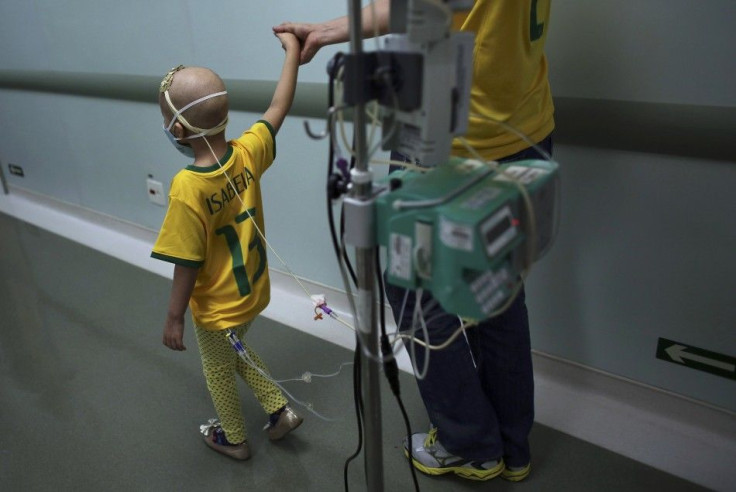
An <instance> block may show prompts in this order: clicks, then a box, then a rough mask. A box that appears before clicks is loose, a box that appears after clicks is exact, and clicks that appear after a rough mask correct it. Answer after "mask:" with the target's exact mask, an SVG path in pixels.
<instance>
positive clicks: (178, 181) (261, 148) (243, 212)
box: [151, 121, 276, 330]
mask: <svg viewBox="0 0 736 492" xmlns="http://www.w3.org/2000/svg"><path fill="white" fill-rule="evenodd" d="M274 135H275V134H274V131H273V128H272V127H271V125H270V124H268V122H266V121H259V122H257V123H256V124H254V125H253V126H252V127H251V128H250V129H248V130H247V131H246V132H245V133H243V134H242V135H241V136H240V137H239V138H237V139H235V140H231V141H230V142H229V148H228V151H227V153H226V154H225V155H224V156H223V157H222V159H221V160H220V164H221V165H222V167H220V165H219V164H214V165H212V166H210V167H206V168H202V167H195V166H188V167H186V168H185V169H182V170H181V171H179V172H178V173H177V174H176V176H174V179H173V180H172V182H171V190H170V192H169V208H168V210H167V212H166V217H165V218H164V222H163V225H162V226H161V231H160V232H159V236H158V239H157V240H156V244H155V245H154V247H153V252H152V253H151V256H152V257H153V258H157V259H160V260H164V261H169V262H171V263H174V264H178V265H184V266H190V267H196V268H199V273H198V274H197V281H196V283H195V285H194V291H193V292H192V296H191V299H190V301H189V307H190V309H191V311H192V316H193V317H194V322H195V323H196V324H197V325H198V326H200V327H202V328H205V329H208V330H224V329H226V328H231V327H234V326H237V325H240V324H243V323H246V322H248V321H250V320H252V319H253V318H254V317H255V316H256V315H257V314H258V313H260V312H261V311H262V310H263V309H264V308H265V307H266V306H267V305H268V302H269V300H270V284H269V278H268V266H267V264H266V250H265V248H264V243H263V240H262V239H261V237H260V235H259V234H258V231H257V230H256V228H255V226H254V224H253V221H252V220H251V218H250V216H252V217H253V218H254V219H255V223H256V224H257V225H258V229H260V230H261V231H262V232H263V233H264V234H265V228H264V221H263V204H262V200H261V189H260V186H259V182H260V179H261V175H262V174H263V173H264V171H265V170H266V169H268V167H269V166H270V165H271V163H272V162H273V159H274V157H275V155H276V144H275V139H274ZM225 173H227V176H229V177H230V182H228V179H227V177H226V174H225ZM238 196H239V197H240V199H242V201H243V203H244V204H245V205H243V204H241V201H240V200H239V199H238Z"/></svg>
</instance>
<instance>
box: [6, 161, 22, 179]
mask: <svg viewBox="0 0 736 492" xmlns="http://www.w3.org/2000/svg"><path fill="white" fill-rule="evenodd" d="M8 171H10V174H14V175H15V176H20V177H21V178H22V177H24V176H25V173H24V172H23V168H22V167H20V166H19V165H17V164H10V163H9V164H8Z"/></svg>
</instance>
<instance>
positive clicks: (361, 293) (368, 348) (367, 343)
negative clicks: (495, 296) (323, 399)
mask: <svg viewBox="0 0 736 492" xmlns="http://www.w3.org/2000/svg"><path fill="white" fill-rule="evenodd" d="M360 9H361V2H360V0H348V18H349V32H350V51H351V53H352V54H354V55H360V54H361V53H362V51H363V29H362V20H361V10H360ZM359 65H360V64H359ZM360 69H361V70H362V67H360ZM353 115H354V117H353V131H354V135H355V156H356V158H355V168H354V169H353V171H352V176H351V178H352V182H353V189H352V197H353V198H355V199H357V200H359V201H367V200H370V199H371V192H372V188H373V175H372V173H371V171H370V170H369V169H368V155H367V146H366V135H365V123H366V122H365V105H364V104H363V103H359V104H356V105H355V109H354V112H353ZM371 210H372V209H371ZM365 226H367V227H372V226H373V223H372V221H371V222H370V223H369V224H366V225H365ZM375 248H376V246H375V244H372V245H371V246H369V247H356V248H355V266H356V275H357V284H358V299H357V300H358V302H357V307H356V311H357V312H356V317H357V319H356V327H357V330H359V332H358V333H356V337H357V349H358V350H362V351H363V356H362V357H361V374H362V378H363V381H362V387H363V401H364V412H363V420H364V424H365V475H366V484H367V486H368V490H369V491H371V492H373V491H378V492H380V491H383V448H382V429H381V392H380V389H381V386H380V380H379V377H380V367H379V365H378V364H379V363H378V355H379V353H380V352H379V349H378V326H377V322H376V302H375V301H376V291H375V290H376V289H375V285H376V284H375V273H376V272H375V264H374V258H375ZM366 353H368V354H371V355H372V356H371V357H366V356H365V354H366Z"/></svg>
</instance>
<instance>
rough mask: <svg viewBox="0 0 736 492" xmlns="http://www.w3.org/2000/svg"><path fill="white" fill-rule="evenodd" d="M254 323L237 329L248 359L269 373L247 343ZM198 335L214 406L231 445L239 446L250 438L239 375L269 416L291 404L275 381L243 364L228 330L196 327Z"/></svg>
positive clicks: (205, 374) (204, 369) (203, 365)
mask: <svg viewBox="0 0 736 492" xmlns="http://www.w3.org/2000/svg"><path fill="white" fill-rule="evenodd" d="M249 326H250V323H246V324H244V325H241V326H238V327H236V328H233V330H234V331H235V332H236V333H237V335H238V338H239V339H240V341H241V342H242V343H243V347H245V350H246V352H247V354H248V357H250V359H251V360H252V361H253V362H254V363H255V364H256V365H257V366H258V367H259V368H260V369H261V370H262V371H263V372H264V373H266V374H268V369H266V366H265V364H264V363H263V361H262V360H261V358H260V357H259V356H258V354H256V353H255V352H254V351H253V350H252V349H251V348H250V347H248V345H246V344H245V340H244V337H245V333H246V332H247V331H248V328H249ZM194 328H195V329H194V331H195V333H196V335H197V344H198V345H199V353H200V355H201V357H202V369H203V371H204V377H205V380H206V381H207V388H208V389H209V390H210V396H211V397H212V403H213V404H214V405H215V411H216V412H217V417H218V418H219V419H220V424H221V425H222V430H224V431H225V436H226V437H227V440H228V442H230V443H232V444H239V443H241V442H243V441H244V440H245V439H246V438H247V432H246V429H245V421H244V420H243V412H242V410H241V406H240V397H239V395H238V388H237V384H236V378H235V374H236V373H237V374H239V375H240V377H242V378H243V380H244V381H245V383H246V384H247V385H248V386H249V387H250V389H251V390H252V391H253V393H254V394H255V397H256V398H257V399H258V402H259V403H260V404H261V406H262V407H263V409H264V410H265V411H266V413H267V414H271V413H273V412H275V411H276V410H278V409H280V408H281V407H283V406H284V405H286V404H287V403H288V402H287V400H286V398H284V395H283V394H282V393H281V390H280V389H279V388H278V386H276V385H275V384H274V383H273V382H271V381H270V380H268V379H266V378H265V377H263V375H261V374H260V373H259V372H258V371H257V370H256V369H255V368H253V367H252V366H251V365H250V364H248V363H246V362H245V361H243V359H241V358H240V357H239V356H238V353H237V352H236V351H235V350H234V349H233V346H232V345H231V344H230V342H229V340H228V339H227V338H226V336H225V335H226V333H227V332H226V331H224V330H222V331H219V330H218V331H208V330H205V329H203V328H200V327H199V326H195V327H194Z"/></svg>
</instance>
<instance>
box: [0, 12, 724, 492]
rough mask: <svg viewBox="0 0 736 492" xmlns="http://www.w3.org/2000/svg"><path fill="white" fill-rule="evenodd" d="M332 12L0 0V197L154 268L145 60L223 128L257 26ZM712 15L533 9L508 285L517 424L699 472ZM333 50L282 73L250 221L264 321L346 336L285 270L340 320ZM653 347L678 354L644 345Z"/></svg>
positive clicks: (716, 235)
mask: <svg viewBox="0 0 736 492" xmlns="http://www.w3.org/2000/svg"><path fill="white" fill-rule="evenodd" d="M285 12H288V18H286V17H285V15H286V14H285ZM345 13H346V2H343V1H337V0H325V1H321V2H297V1H295V0H287V1H283V2H265V3H261V4H259V5H258V8H257V12H253V11H252V9H249V8H248V7H247V6H243V5H242V2H240V3H239V2H233V1H230V0H228V1H225V2H222V4H221V7H220V8H219V9H218V10H217V12H213V11H211V6H210V5H204V4H202V3H201V2H194V1H191V0H162V1H160V2H154V3H150V2H143V1H142V0H138V1H132V2H125V3H121V2H112V1H110V0H101V1H98V2H93V3H90V2H80V1H69V2H54V1H51V0H39V1H37V2H25V1H21V0H9V1H5V2H2V4H0V43H2V46H3V50H2V52H0V128H2V131H0V169H1V170H2V171H1V173H0V175H1V176H2V181H3V182H2V188H3V192H2V193H0V212H3V213H5V214H8V215H10V216H13V217H16V218H18V219H21V220H23V221H26V222H28V223H30V224H34V225H36V226H39V227H41V228H43V229H46V230H48V231H51V232H54V233H56V234H59V235H61V236H63V237H67V238H70V239H72V240H74V241H78V242H80V243H82V244H84V245H87V246H90V247H92V248H94V249H97V250H99V251H102V252H104V253H106V254H109V255H112V256H114V257H116V258H119V259H122V260H123V261H126V262H128V263H130V264H132V265H135V266H137V267H140V268H143V269H145V270H147V271H149V272H153V273H156V274H158V275H160V276H162V277H165V278H170V277H171V268H170V267H169V266H167V265H165V264H161V262H156V261H155V260H152V259H150V258H149V256H148V255H149V253H150V247H151V245H152V242H153V240H154V239H155V237H156V233H157V231H158V228H159V226H160V224H161V221H162V219H163V216H164V212H165V208H163V207H161V206H159V205H156V204H154V203H152V202H151V201H149V199H148V195H147V189H146V184H145V183H146V179H148V178H149V177H150V178H152V179H155V180H157V181H160V182H162V183H164V186H165V188H166V189H168V184H169V182H170V180H171V178H172V177H173V175H174V174H175V173H176V172H177V171H178V170H179V169H180V168H181V166H182V165H183V162H182V160H181V159H180V156H179V155H178V153H176V152H175V151H174V150H173V148H172V147H171V145H170V144H169V143H168V142H167V140H166V139H165V138H164V135H163V130H162V128H161V123H162V120H161V116H160V112H159V109H158V107H157V104H156V101H157V99H156V98H157V89H158V83H159V81H160V78H161V77H162V76H163V74H164V73H165V72H166V71H167V70H168V69H169V68H171V67H172V66H174V65H178V64H180V63H182V64H185V65H203V66H208V67H210V68H212V69H213V70H215V71H216V72H218V73H219V74H220V75H221V76H222V77H223V79H225V81H226V84H227V85H228V89H229V91H230V97H231V106H232V109H233V111H232V112H231V118H230V123H229V126H228V131H227V134H228V137H230V138H232V137H234V136H236V135H237V134H238V132H239V131H242V130H244V129H245V128H247V127H248V126H250V125H251V124H252V123H253V122H254V121H255V120H256V119H257V118H258V117H259V116H260V114H262V112H263V111H264V110H265V108H266V106H267V104H268V101H269V100H270V95H271V94H272V91H273V87H274V86H275V81H276V79H277V77H278V74H279V70H280V67H281V62H282V60H283V51H282V49H281V47H280V44H279V43H278V40H277V39H276V38H275V37H274V36H273V35H272V33H271V26H273V25H276V24H278V23H280V22H282V21H285V20H305V21H317V20H321V19H325V18H332V17H336V16H338V15H342V14H345ZM734 19H736V4H734V3H733V2H730V1H728V0H703V1H701V2H697V5H696V3H695V2H691V1H688V0H671V1H665V0H653V1H650V2H636V1H634V0H626V1H624V2H621V1H617V2H614V1H612V0H604V1H600V2H574V1H572V0H557V1H555V2H554V3H553V12H552V18H551V25H550V26H548V29H549V41H548V54H549V62H550V81H551V84H552V91H553V94H554V96H555V106H556V113H555V116H556V121H557V128H556V131H555V134H554V140H555V151H554V154H555V159H556V160H557V161H558V162H559V163H560V166H561V177H562V196H561V211H560V230H559V235H558V237H557V238H556V241H555V243H554V245H553V247H552V250H551V251H550V252H549V254H548V255H547V256H545V257H544V258H543V259H542V260H541V261H540V262H539V263H538V264H536V265H535V267H534V268H533V269H532V272H531V275H530V277H529V279H528V282H527V301H528V306H529V310H530V318H531V329H532V346H533V349H534V363H535V378H536V388H537V396H536V400H537V403H536V404H537V421H538V422H540V423H543V424H545V425H549V426H550V427H552V428H555V429H558V430H561V431H563V432H565V433H568V434H570V435H573V436H576V437H579V438H582V439H585V440H587V441H589V442H591V443H594V444H597V445H600V446H603V447H605V448H607V449H610V450H612V451H615V452H617V453H621V454H623V455H625V456H629V457H631V458H633V459H636V460H638V461H640V462H642V463H646V464H648V465H651V466H654V467H656V468H659V469H661V470H664V471H667V472H669V473H672V474H674V475H677V476H681V477H683V478H686V479H688V480H692V481H694V482H696V483H698V484H701V485H704V486H707V487H711V488H714V489H717V490H727V488H728V486H729V484H732V483H734V482H735V481H736V471H735V470H734V469H733V466H732V463H733V462H734V459H736V382H735V381H736V379H735V378H734V374H733V371H734V369H729V368H730V367H732V365H733V364H732V363H731V362H730V361H733V360H734V357H736V326H735V325H736V323H735V321H736V303H734V302H733V293H734V292H735V291H736V289H735V288H734V287H735V286H736V280H734V279H736V257H734V255H733V251H736V227H735V226H734V220H733V217H736V200H733V198H732V196H733V189H734V187H736V166H734V163H735V161H736V139H734V138H733V132H734V130H735V129H736V91H734V90H733V88H732V86H733V83H732V81H733V80H734V78H735V77H736V58H734V57H733V56H732V54H731V53H730V52H729V50H728V49H724V47H726V46H735V45H736V33H734V31H733V29H732V24H733V21H734ZM365 47H366V49H374V47H375V44H374V41H372V40H369V41H366V42H365ZM347 50H348V47H347V45H338V46H334V47H328V48H325V49H324V50H322V51H321V52H320V53H319V54H318V55H317V56H316V57H315V59H314V60H313V61H312V62H311V63H310V64H309V65H306V66H304V67H302V68H301V69H300V74H299V88H298V90H297V94H296V98H295V103H294V107H293V111H292V112H291V114H290V116H289V117H288V118H287V120H286V121H285V123H284V126H283V127H282V129H281V131H280V132H279V134H278V136H277V144H276V145H277V157H276V161H275V163H274V165H273V166H272V167H271V169H270V170H269V171H268V173H267V174H266V176H265V178H264V180H263V183H262V186H263V193H264V208H265V217H266V228H267V231H266V232H267V237H268V240H269V242H270V243H271V244H272V245H273V247H274V249H275V250H276V251H277V252H278V254H279V256H280V257H281V258H283V259H284V260H285V262H286V264H287V266H284V265H282V264H281V262H280V260H279V258H277V257H275V256H274V255H273V254H272V253H269V264H270V267H271V270H272V276H273V283H274V293H273V296H272V297H273V300H272V303H271V305H270V306H269V308H268V309H267V311H266V312H265V315H266V316H267V317H269V318H271V319H273V320H275V321H278V322H280V323H284V324H286V325H288V326H290V327H291V328H293V329H295V330H298V331H301V332H305V333H308V334H310V335H314V336H316V337H318V338H321V339H324V340H325V341H328V342H331V343H335V344H337V345H339V346H341V347H345V348H351V347H352V346H353V344H354V340H353V338H354V335H353V334H352V332H350V330H347V329H345V328H344V327H343V326H341V325H338V324H334V323H333V324H330V323H329V322H325V321H323V322H320V323H315V322H314V321H313V319H312V315H313V312H312V304H311V300H310V299H308V297H307V296H305V294H304V292H302V289H301V288H300V287H299V286H298V285H297V283H296V282H295V281H294V280H293V279H292V278H291V276H290V274H289V270H290V271H292V272H293V273H294V274H296V275H297V276H299V277H300V279H302V280H303V282H304V284H305V285H306V286H308V289H309V290H310V291H311V292H312V293H324V294H327V297H328V301H329V302H332V303H333V304H334V306H335V307H336V309H337V310H338V312H340V313H341V314H342V315H343V316H344V318H345V319H347V320H350V319H351V315H350V312H349V308H348V304H347V302H346V299H345V289H344V287H343V286H342V281H341V277H340V274H339V272H338V271H337V268H336V262H335V259H334V257H333V256H332V255H331V251H332V246H331V243H330V241H329V233H328V230H327V213H326V204H325V201H326V199H325V191H324V190H325V178H326V160H327V148H328V147H327V145H328V144H327V141H326V140H313V139H311V138H309V136H307V134H306V132H305V130H304V121H307V122H308V123H309V125H310V127H311V128H313V129H315V130H320V129H322V128H324V125H325V119H324V115H325V114H326V110H327V108H326V105H327V84H326V80H327V75H326V71H325V67H326V64H327V62H328V60H329V59H330V58H331V56H333V55H334V54H335V53H336V52H338V51H347ZM346 132H347V133H348V134H349V133H350V124H349V122H348V123H346ZM378 157H380V158H385V157H386V154H385V153H383V152H382V153H379V156H378ZM372 168H373V169H374V171H375V173H376V175H377V176H380V175H383V174H385V173H386V167H385V165H382V164H374V165H373V166H372ZM389 319H390V316H389ZM157 323H158V320H151V325H152V326H157ZM668 343H670V345H669V347H670V348H671V347H672V346H675V347H677V346H680V347H685V349H684V350H685V352H684V354H685V359H684V360H683V359H680V362H678V361H677V360H667V356H666V354H667V352H666V351H663V347H664V348H667V344H668ZM697 354H700V355H697ZM703 354H713V355H712V356H710V357H709V356H706V355H703ZM688 357H689V359H688ZM694 357H699V358H700V359H699V360H700V364H693V363H691V361H692V360H693V358H694ZM709 362H710V365H709ZM401 366H402V369H404V370H405V371H408V370H410V367H409V364H408V360H407V358H406V356H403V358H402V360H401ZM711 369H712V370H711ZM729 370H730V372H729Z"/></svg>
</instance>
